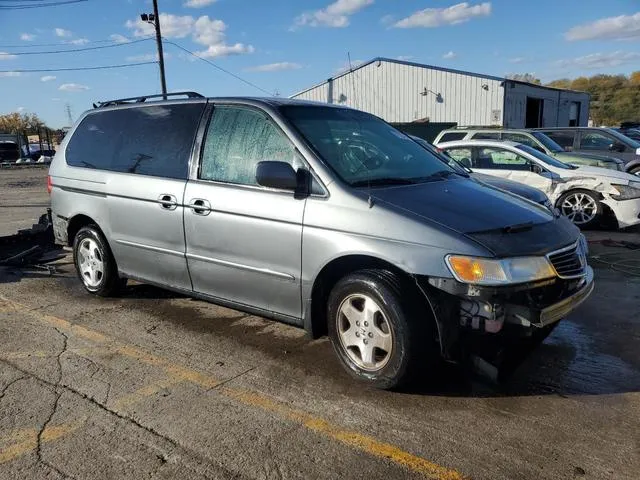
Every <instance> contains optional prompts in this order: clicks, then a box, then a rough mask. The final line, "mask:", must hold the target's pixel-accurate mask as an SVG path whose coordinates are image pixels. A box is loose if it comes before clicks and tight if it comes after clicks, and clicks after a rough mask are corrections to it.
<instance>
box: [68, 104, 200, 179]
mask: <svg viewBox="0 0 640 480" xmlns="http://www.w3.org/2000/svg"><path fill="white" fill-rule="evenodd" d="M203 109H204V104H181V105H153V106H146V107H139V108H126V109H121V110H111V111H104V112H100V111H98V112H96V113H94V114H90V115H88V116H87V117H85V118H84V120H82V122H81V123H80V125H78V128H77V129H76V131H75V132H74V134H73V137H71V139H70V141H69V145H68V146H67V151H66V160H67V164H69V165H72V166H74V167H85V168H97V169H100V170H111V171H115V172H123V173H136V174H139V175H152V176H156V177H166V178H179V179H186V178H187V171H188V164H189V156H190V154H191V147H192V145H193V140H194V137H195V134H196V130H197V128H198V123H199V121H200V116H201V115H202V110H203Z"/></svg>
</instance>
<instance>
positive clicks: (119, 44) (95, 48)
mask: <svg viewBox="0 0 640 480" xmlns="http://www.w3.org/2000/svg"><path fill="white" fill-rule="evenodd" d="M147 40H150V39H149V38H143V39H140V40H133V41H131V42H127V43H114V44H113V45H100V46H97V47H82V48H68V49H66V50H49V51H40V52H8V53H9V55H16V56H19V55H44V54H52V53H71V52H86V51H87V50H100V49H102V48H113V47H121V46H123V45H133V44H134V43H140V42H146V41H147Z"/></svg>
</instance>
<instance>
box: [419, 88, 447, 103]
mask: <svg viewBox="0 0 640 480" xmlns="http://www.w3.org/2000/svg"><path fill="white" fill-rule="evenodd" d="M430 93H433V94H434V95H435V96H436V102H438V103H443V102H444V98H442V94H440V93H436V92H434V91H433V90H429V89H428V88H427V87H424V90H423V91H421V92H420V95H422V96H423V97H426V96H427V95H429V94H430Z"/></svg>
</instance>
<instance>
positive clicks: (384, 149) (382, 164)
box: [280, 106, 460, 187]
mask: <svg viewBox="0 0 640 480" xmlns="http://www.w3.org/2000/svg"><path fill="white" fill-rule="evenodd" d="M280 110H281V112H282V113H283V115H284V116H285V117H286V118H287V119H288V120H289V121H290V122H291V123H292V124H293V126H294V127H295V128H296V129H297V130H298V131H299V132H300V133H301V134H302V136H303V137H304V138H305V139H306V140H307V142H308V143H309V144H310V145H311V146H312V147H313V148H314V150H315V151H316V152H317V153H318V154H319V155H320V156H321V157H322V159H323V160H324V161H325V163H326V164H327V165H328V166H329V167H331V169H332V170H333V171H334V172H335V173H336V174H337V175H338V176H339V177H340V178H341V179H342V180H343V181H345V182H347V183H348V184H349V185H351V186H353V187H359V186H368V185H369V186H375V185H379V186H381V185H401V184H412V183H422V182H426V181H436V180H443V179H445V178H446V177H448V176H450V175H459V174H460V173H458V172H456V171H455V170H453V169H451V168H450V167H449V166H448V165H446V164H445V163H443V162H442V160H440V159H439V158H438V157H436V156H435V155H433V154H431V153H430V152H428V151H427V150H425V149H424V148H423V147H421V146H420V145H419V144H417V143H416V142H414V141H413V140H412V139H411V138H409V137H408V136H407V135H405V134H404V133H402V132H400V131H398V130H396V129H395V128H393V127H392V126H391V125H389V124H387V123H385V122H383V121H382V120H380V119H378V118H377V117H374V116H373V115H370V114H368V113H364V112H360V111H357V110H351V109H347V108H335V107H315V106H313V107H311V106H283V107H281V109H280Z"/></svg>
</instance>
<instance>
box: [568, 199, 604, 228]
mask: <svg viewBox="0 0 640 480" xmlns="http://www.w3.org/2000/svg"><path fill="white" fill-rule="evenodd" d="M560 208H561V210H562V214H563V215H565V216H566V217H567V218H568V219H569V220H571V221H572V222H573V223H575V224H576V225H585V224H587V223H589V222H591V221H592V220H593V219H594V218H595V216H596V215H597V213H598V204H597V202H596V200H595V199H593V197H591V196H590V195H587V194H585V193H579V192H576V193H572V194H571V195H567V197H566V198H565V199H564V201H563V202H562V205H561V206H560Z"/></svg>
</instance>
